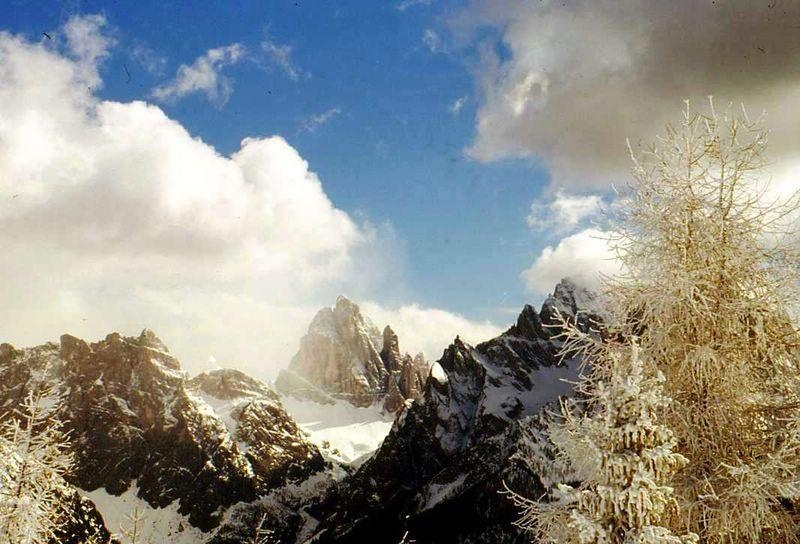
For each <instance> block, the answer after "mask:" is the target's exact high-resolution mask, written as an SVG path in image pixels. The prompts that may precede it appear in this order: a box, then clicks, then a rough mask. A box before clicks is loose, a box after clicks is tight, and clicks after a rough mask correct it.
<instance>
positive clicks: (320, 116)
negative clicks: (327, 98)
mask: <svg viewBox="0 0 800 544" xmlns="http://www.w3.org/2000/svg"><path fill="white" fill-rule="evenodd" d="M340 113H342V110H341V109H339V108H331V109H329V110H327V111H324V112H322V113H316V114H314V115H311V116H309V117H307V118H306V119H303V121H302V122H301V123H300V128H299V131H300V132H316V131H317V129H318V128H319V127H321V126H322V125H324V124H325V123H327V122H328V121H330V120H331V119H333V118H334V117H336V116H337V115H339V114H340Z"/></svg>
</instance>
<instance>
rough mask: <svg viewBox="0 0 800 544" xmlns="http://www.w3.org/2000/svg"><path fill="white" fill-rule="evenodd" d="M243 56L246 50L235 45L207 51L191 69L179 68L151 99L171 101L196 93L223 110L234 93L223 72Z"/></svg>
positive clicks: (182, 66) (154, 92)
mask: <svg viewBox="0 0 800 544" xmlns="http://www.w3.org/2000/svg"><path fill="white" fill-rule="evenodd" d="M245 53H246V49H245V47H244V46H243V45H241V44H238V43H234V44H231V45H227V46H224V47H217V48H214V49H209V50H208V51H206V53H205V54H204V55H202V56H200V57H197V59H195V61H194V62H193V63H192V64H191V65H187V64H182V65H181V66H180V67H179V68H178V72H177V73H176V74H175V77H174V78H173V79H172V80H171V81H169V82H167V83H165V84H163V85H159V86H158V87H156V88H155V89H153V93H152V94H153V97H154V98H156V99H158V100H173V99H177V98H182V97H184V96H186V95H189V94H193V93H198V92H199V93H203V94H205V95H206V97H207V98H208V100H209V101H210V102H212V103H213V104H216V105H219V106H222V105H224V104H225V103H226V102H227V101H228V99H229V98H230V96H231V93H232V92H233V82H232V81H231V79H230V78H229V77H227V76H224V75H223V74H222V70H223V69H224V68H226V67H227V66H230V65H233V64H236V63H237V62H239V61H240V60H241V59H242V58H244V55H245Z"/></svg>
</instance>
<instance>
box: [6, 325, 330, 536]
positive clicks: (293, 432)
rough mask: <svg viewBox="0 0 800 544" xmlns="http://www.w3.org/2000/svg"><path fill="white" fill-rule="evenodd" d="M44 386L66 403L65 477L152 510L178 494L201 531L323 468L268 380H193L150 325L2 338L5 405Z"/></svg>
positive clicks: (223, 375) (231, 376)
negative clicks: (70, 454)
mask: <svg viewBox="0 0 800 544" xmlns="http://www.w3.org/2000/svg"><path fill="white" fill-rule="evenodd" d="M43 382H44V383H47V384H50V385H52V386H53V387H55V388H56V390H57V391H58V393H59V395H60V397H61V398H62V399H63V401H62V404H61V407H60V410H59V413H58V415H59V417H60V419H61V420H62V421H63V422H64V423H65V427H66V429H67V430H68V431H69V432H70V435H71V437H72V442H73V445H74V454H75V457H76V470H75V471H74V472H73V474H72V475H71V476H70V477H69V483H70V484H72V485H74V486H75V487H77V488H79V489H83V490H86V491H92V490H95V489H98V488H104V489H105V490H106V491H107V492H108V493H109V494H111V495H118V494H121V493H123V492H125V491H126V490H127V489H128V488H129V487H130V486H131V485H133V484H134V483H135V485H136V487H137V493H138V495H139V497H141V498H142V499H144V500H146V501H147V503H149V504H150V505H151V506H152V507H156V508H158V507H164V506H166V505H168V504H171V503H174V502H175V501H177V502H178V503H179V505H180V506H179V512H180V514H183V515H185V516H186V517H187V519H188V521H189V523H191V524H192V525H194V526H196V527H198V528H200V529H201V530H204V531H208V530H210V529H212V528H213V527H215V526H216V525H217V524H218V523H219V521H220V519H221V518H222V515H223V513H224V512H225V510H226V509H227V508H228V507H229V506H230V505H232V504H235V503H238V502H241V501H245V502H250V501H253V500H255V499H256V497H257V496H258V495H260V494H262V493H264V492H266V491H267V490H268V489H271V488H272V487H275V486H279V485H284V484H286V483H289V482H292V481H302V480H305V479H307V478H308V477H309V476H311V475H313V474H316V473H320V472H322V471H324V470H325V469H326V463H325V461H324V460H323V458H322V456H321V455H320V453H319V451H318V450H317V448H316V447H315V446H314V445H313V444H311V443H309V442H308V441H307V440H306V438H305V436H304V435H303V433H302V432H301V431H300V430H299V429H298V428H297V426H296V424H295V423H294V421H293V420H292V419H291V417H290V416H289V415H288V414H287V413H286V412H285V410H284V409H283V407H282V405H281V403H280V400H279V397H278V396H277V394H276V393H275V392H274V391H272V390H271V389H270V388H269V387H268V386H267V385H265V384H263V383H261V382H259V381H257V380H254V379H252V378H249V377H247V376H246V375H244V374H243V373H241V372H238V371H234V370H227V371H215V372H212V373H207V374H202V375H200V376H198V377H196V378H194V379H191V380H190V379H189V378H188V376H187V374H186V373H185V372H184V371H183V370H182V369H181V366H180V364H179V362H178V361H177V359H175V357H173V356H172V355H171V354H170V353H169V351H168V350H167V348H166V346H164V344H163V343H162V342H161V341H160V340H159V339H158V337H157V336H156V335H155V334H154V333H153V332H152V331H149V330H145V331H143V332H142V334H141V335H140V336H139V337H123V336H121V335H119V334H117V333H112V334H109V335H108V336H107V337H106V338H105V339H103V340H101V341H99V342H95V343H87V342H85V341H83V340H80V339H78V338H75V337H73V336H70V335H64V336H62V337H61V340H60V342H59V343H58V344H55V343H49V344H45V345H42V346H38V347H34V348H27V349H16V348H14V347H13V346H10V345H9V344H3V345H2V346H0V406H3V407H5V409H8V408H9V407H12V406H15V405H17V404H18V403H19V402H20V401H21V400H22V399H23V398H24V396H25V395H26V394H27V392H28V391H30V390H31V388H35V387H38V386H39V385H40V384H42V383H43ZM113 529H114V530H116V529H117V528H113Z"/></svg>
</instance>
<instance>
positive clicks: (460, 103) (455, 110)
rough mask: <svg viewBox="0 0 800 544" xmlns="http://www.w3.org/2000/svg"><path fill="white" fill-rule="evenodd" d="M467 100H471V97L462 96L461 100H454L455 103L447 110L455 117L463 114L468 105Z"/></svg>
mask: <svg viewBox="0 0 800 544" xmlns="http://www.w3.org/2000/svg"><path fill="white" fill-rule="evenodd" d="M467 100H469V97H468V96H466V95H464V96H462V97H460V98H457V99H455V100H454V101H453V102H452V103H451V104H450V106H448V108H447V109H448V111H449V112H450V113H452V114H453V115H458V114H459V113H461V110H462V109H463V108H464V105H466V103H467Z"/></svg>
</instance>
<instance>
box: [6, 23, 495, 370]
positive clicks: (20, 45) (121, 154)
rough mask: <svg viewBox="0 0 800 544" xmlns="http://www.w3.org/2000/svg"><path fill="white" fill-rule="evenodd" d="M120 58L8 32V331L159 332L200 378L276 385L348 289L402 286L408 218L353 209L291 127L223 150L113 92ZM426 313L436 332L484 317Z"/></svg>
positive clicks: (15, 339)
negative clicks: (329, 191) (311, 161)
mask: <svg viewBox="0 0 800 544" xmlns="http://www.w3.org/2000/svg"><path fill="white" fill-rule="evenodd" d="M90 20H91V19H90ZM95 21H98V22H99V21H100V20H99V19H95ZM78 34H79V35H83V36H84V37H85V36H91V32H89V33H83V34H81V33H78ZM89 41H91V40H89ZM81 43H85V44H86V43H89V42H81ZM95 43H100V42H95ZM105 43H110V42H105ZM77 51H84V53H85V54H78V53H77ZM98 52H100V53H99V54H98ZM105 57H106V55H105V54H103V53H102V50H101V49H97V48H94V49H93V48H92V47H89V46H88V45H87V46H86V47H85V48H83V49H81V48H73V46H72V45H67V48H66V49H65V50H63V51H58V50H55V49H52V48H50V47H49V46H48V44H44V43H38V44H36V43H31V42H29V41H27V40H26V39H24V38H22V37H19V36H12V35H10V34H7V33H0V119H2V122H0V246H2V248H3V251H2V252H0V306H2V308H3V312H4V315H6V316H9V319H6V320H4V321H3V324H2V327H1V328H0V336H1V337H2V338H0V341H5V342H11V343H13V344H16V345H23V346H24V345H34V344H39V343H42V342H44V341H46V340H51V339H57V338H58V336H59V335H60V334H61V333H64V332H69V333H71V334H75V335H78V336H81V337H83V338H87V339H96V338H100V337H102V336H104V335H105V334H107V333H109V332H111V331H119V332H122V333H123V334H138V332H139V331H140V330H141V329H142V328H144V327H150V328H152V329H154V330H155V331H156V332H157V333H158V334H159V335H160V336H161V337H162V338H163V339H164V341H165V342H166V343H167V345H168V346H170V349H172V351H173V352H174V353H175V354H176V355H177V356H178V357H179V358H180V359H181V361H182V362H183V364H184V366H185V367H186V368H187V369H188V370H189V371H192V372H194V371H198V370H200V369H203V368H205V367H206V366H207V364H208V360H209V356H214V357H215V359H216V360H217V361H218V362H219V364H220V365H221V366H236V367H239V368H242V369H244V370H245V371H248V372H250V373H252V374H253V375H256V376H258V377H261V378H271V377H274V376H275V374H276V373H277V371H278V370H279V369H280V368H282V367H284V366H285V365H286V364H287V363H288V361H289V359H290V358H291V356H292V355H293V354H294V352H295V351H296V349H297V347H298V342H299V339H300V337H301V336H302V333H303V332H304V330H305V328H306V327H307V325H308V323H309V322H310V320H311V319H312V317H313V316H314V314H315V313H316V311H317V310H318V309H319V308H320V307H321V306H323V305H328V304H330V303H331V302H332V301H333V300H334V299H335V296H336V295H337V294H338V293H340V292H348V293H353V294H354V296H357V297H360V298H366V297H373V296H374V293H384V292H386V290H387V289H390V288H391V286H395V285H397V284H398V283H399V280H400V278H399V277H398V276H397V274H398V273H399V272H398V270H399V269H401V268H402V258H401V257H399V256H398V255H401V254H402V243H401V242H400V241H399V240H398V239H397V238H396V236H395V234H394V232H393V230H392V229H391V226H390V225H372V224H370V223H369V222H368V221H366V220H364V219H357V218H354V217H351V216H350V215H349V214H348V213H346V212H344V211H343V210H340V209H338V208H337V207H336V206H335V205H334V204H333V203H332V202H331V201H330V199H329V198H328V196H327V195H326V193H325V190H324V188H323V186H322V183H321V181H320V179H319V178H318V176H317V175H316V174H315V173H314V172H313V171H312V170H311V169H310V168H309V165H308V163H307V162H306V161H305V160H304V159H303V158H302V157H301V156H300V155H299V154H298V152H297V151H296V150H295V149H294V148H293V147H292V146H291V145H289V143H287V142H286V141H285V140H284V139H283V138H281V137H278V136H273V137H266V138H245V139H244V140H242V142H241V145H240V147H239V149H238V150H236V151H235V152H233V153H232V154H230V155H222V154H220V153H219V152H217V151H216V150H215V149H214V148H213V147H211V146H209V145H208V144H206V143H204V142H203V141H202V140H200V139H199V138H197V137H195V136H193V135H192V134H190V133H189V132H188V131H187V130H186V129H185V128H184V127H183V126H182V125H181V124H180V123H179V122H177V121H176V120H174V119H171V118H170V117H168V116H167V115H166V114H165V113H164V111H162V110H161V109H160V108H159V107H157V106H155V105H152V104H148V103H146V102H141V101H135V102H129V103H120V102H113V101H106V100H101V99H99V98H98V97H97V96H95V95H94V94H93V91H92V90H91V89H89V88H88V87H87V85H86V78H87V77H94V74H97V73H98V67H99V65H98V63H100V62H102V60H103V58H105ZM91 59H93V60H91ZM92 63H94V64H92ZM87 74H88V76H87ZM42 81H47V85H43V84H42ZM98 82H99V79H98ZM387 286H388V287H387ZM426 311H428V312H432V313H431V314H430V315H432V316H434V317H435V319H434V318H432V320H431V322H429V323H424V328H425V329H426V332H424V334H426V335H433V334H434V333H433V332H429V331H430V330H431V329H434V328H435V327H441V328H442V329H443V330H442V331H441V336H442V338H445V337H447V336H451V335H454V334H456V332H458V330H459V329H460V328H462V325H463V324H464V323H466V324H467V325H468V324H469V323H468V322H466V321H462V320H460V319H458V318H455V319H454V320H448V319H447V318H446V316H447V315H448V314H447V313H446V312H441V313H437V312H440V311H435V310H426ZM442 316H444V317H442ZM387 322H388V321H387ZM401 326H402V325H401ZM420 326H422V325H420ZM464 328H465V329H466V328H468V327H467V326H466V325H464ZM444 329H446V331H445V330H444ZM402 330H404V329H402ZM407 334H408V336H409V344H408V347H409V348H412V346H415V345H417V344H418V345H419V347H418V348H415V349H430V348H429V344H428V343H426V342H425V341H424V340H420V341H417V340H416V339H415V337H414V336H413V334H412V333H407ZM420 334H423V333H420ZM481 336H482V335H481ZM412 340H413V341H412ZM437 347H443V346H437Z"/></svg>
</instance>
